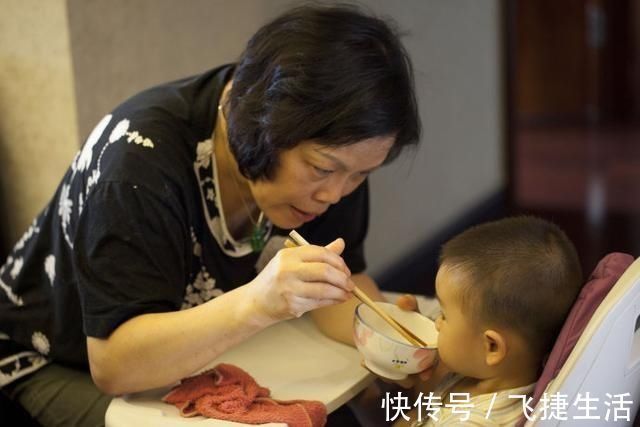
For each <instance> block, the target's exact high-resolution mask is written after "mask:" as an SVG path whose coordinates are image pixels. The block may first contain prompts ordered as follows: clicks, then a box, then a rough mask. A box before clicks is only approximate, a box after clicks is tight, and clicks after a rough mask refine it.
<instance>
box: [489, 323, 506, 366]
mask: <svg viewBox="0 0 640 427" xmlns="http://www.w3.org/2000/svg"><path fill="white" fill-rule="evenodd" d="M506 338H507V337H506V336H505V335H504V334H501V333H500V332H498V331H495V330H493V329H487V330H486V331H484V336H483V340H484V360H485V363H486V364H487V366H497V365H499V364H500V362H502V361H503V360H504V358H505V357H506V356H507V350H508V348H507V347H508V346H507V339H506Z"/></svg>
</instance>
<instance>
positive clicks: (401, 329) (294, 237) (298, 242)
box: [285, 230, 427, 347]
mask: <svg viewBox="0 0 640 427" xmlns="http://www.w3.org/2000/svg"><path fill="white" fill-rule="evenodd" d="M289 237H290V238H291V240H289V239H287V240H286V241H285V246H288V247H293V246H305V245H309V242H307V241H306V240H305V239H304V237H302V236H301V235H300V234H299V233H298V232H297V231H295V230H292V231H291V232H290V233H289ZM353 294H354V295H355V296H356V297H357V298H358V299H359V300H360V301H362V302H363V303H365V304H366V305H367V306H369V308H371V309H372V310H373V311H375V312H376V313H377V314H378V316H380V317H382V319H384V320H385V321H386V322H387V323H388V324H389V325H390V326H391V327H392V328H393V329H395V330H396V331H397V332H398V333H399V334H400V335H402V337H403V338H404V339H406V340H407V341H408V342H410V343H411V344H413V345H416V346H419V347H427V344H426V343H425V342H424V341H422V339H420V337H418V336H417V335H415V334H414V333H413V332H411V331H410V330H409V329H407V328H406V327H405V326H403V325H402V324H401V323H399V322H398V321H397V320H396V319H394V318H393V317H391V316H389V314H387V313H386V312H385V311H384V310H382V309H381V308H380V307H379V306H378V304H376V303H375V302H374V301H373V300H372V299H371V298H369V297H368V296H367V294H365V293H364V292H362V290H360V289H359V288H358V287H357V286H356V287H354V288H353Z"/></svg>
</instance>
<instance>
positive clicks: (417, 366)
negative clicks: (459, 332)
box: [353, 302, 438, 380]
mask: <svg viewBox="0 0 640 427" xmlns="http://www.w3.org/2000/svg"><path fill="white" fill-rule="evenodd" d="M377 304H378V305H379V307H380V308H382V309H383V310H384V311H385V312H387V313H388V314H389V315H390V316H391V317H393V318H394V319H396V320H397V321H398V322H400V323H402V324H403V325H404V326H405V327H406V328H408V329H410V330H411V332H413V333H414V334H415V335H417V336H419V337H420V338H421V339H422V341H424V342H426V343H427V344H428V346H427V347H416V346H414V345H412V344H409V342H408V341H406V340H405V339H404V338H403V337H402V335H400V334H399V333H398V332H397V331H396V330H395V329H393V328H392V327H391V326H389V324H388V323H387V322H385V321H384V320H383V319H382V318H381V317H380V316H379V315H378V314H376V313H375V312H374V311H373V310H372V309H371V308H369V307H368V306H367V305H365V304H360V305H358V307H357V308H356V315H355V319H354V324H353V337H354V340H355V342H356V346H357V347H358V351H359V352H360V354H362V356H363V358H364V363H365V365H366V366H367V368H368V369H369V370H371V371H372V372H373V373H375V374H376V375H379V376H382V377H385V378H389V379H392V380H401V379H404V378H406V377H407V375H409V374H416V373H418V372H422V371H423V370H425V369H427V368H428V367H429V366H431V365H432V364H433V363H434V361H435V360H436V357H437V342H438V331H437V330H436V325H435V323H434V322H433V320H431V319H429V318H428V317H425V316H423V315H422V314H420V313H416V312H413V311H405V310H402V309H401V308H399V307H397V306H396V305H395V304H389V303H384V302H379V303H377Z"/></svg>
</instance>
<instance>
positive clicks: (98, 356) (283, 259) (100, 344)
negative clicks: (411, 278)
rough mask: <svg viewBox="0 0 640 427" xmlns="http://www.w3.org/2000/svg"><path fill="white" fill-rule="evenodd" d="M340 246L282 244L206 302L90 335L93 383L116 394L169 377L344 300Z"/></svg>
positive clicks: (346, 288)
mask: <svg viewBox="0 0 640 427" xmlns="http://www.w3.org/2000/svg"><path fill="white" fill-rule="evenodd" d="M343 248H344V242H343V241H342V240H341V239H338V240H336V241H335V242H333V243H331V244H330V245H328V246H327V247H325V248H322V247H319V246H306V247H302V248H293V249H283V250H281V251H279V252H278V254H277V255H276V256H275V257H274V258H273V259H272V260H271V261H270V262H269V264H268V265H267V266H266V267H265V269H264V270H263V271H262V272H261V273H260V274H259V275H258V276H257V277H256V278H255V279H254V280H253V281H251V282H250V283H248V284H246V285H244V286H241V287H239V288H237V289H235V290H233V291H231V292H228V293H225V294H223V295H221V296H219V297H217V298H215V299H213V300H210V301H208V302H207V303H204V304H202V305H200V306H197V307H193V308H191V309H188V310H182V311H177V312H169V313H153V314H144V315H140V316H137V317H134V318H132V319H129V320H128V321H126V322H125V323H123V324H122V325H120V326H119V327H118V328H117V329H115V330H114V331H113V332H112V333H111V335H110V336H109V337H108V338H106V339H100V338H92V337H88V338H87V349H88V354H89V365H90V368H91V375H92V377H93V379H94V381H95V383H96V385H97V386H98V387H99V388H100V389H101V390H102V391H104V392H105V393H108V394H112V395H117V394H124V393H132V392H136V391H142V390H147V389H151V388H156V387H161V386H165V385H168V384H171V383H173V382H175V381H177V380H179V379H180V378H183V377H185V376H188V375H191V374H193V373H194V372H195V371H197V370H198V369H201V368H202V367H204V366H205V365H206V364H207V363H209V362H211V361H212V360H213V359H215V358H216V357H217V356H219V355H220V354H222V353H223V352H225V351H226V350H227V349H229V348H230V347H232V346H233V345H235V344H237V343H239V342H241V341H243V340H245V339H246V338H247V337H249V336H251V335H252V334H254V333H255V332H257V331H260V330H262V329H264V328H265V327H267V326H269V325H272V324H274V323H276V322H278V321H280V320H284V319H287V318H291V317H295V316H300V315H302V314H303V313H305V312H306V311H309V310H312V309H315V308H318V307H323V306H326V305H329V304H335V303H336V302H341V301H345V300H346V299H347V298H348V297H349V293H348V291H349V290H350V289H352V286H353V285H352V283H351V281H350V280H349V274H348V269H347V268H346V266H345V265H344V261H343V260H342V258H340V256H339V254H340V253H341V252H342V250H343Z"/></svg>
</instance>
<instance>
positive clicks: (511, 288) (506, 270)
mask: <svg viewBox="0 0 640 427" xmlns="http://www.w3.org/2000/svg"><path fill="white" fill-rule="evenodd" d="M440 265H441V266H446V267H447V268H449V269H458V271H461V272H462V273H463V274H465V275H467V276H466V277H467V279H468V280H465V281H464V284H463V285H462V286H463V287H462V289H461V291H462V307H463V310H465V313H468V314H469V315H470V316H471V319H472V321H473V322H474V323H478V324H482V325H487V326H489V327H505V328H509V329H511V330H512V331H514V332H516V333H518V334H520V336H522V337H523V338H524V339H526V340H527V341H528V342H529V343H530V344H531V349H532V350H534V351H537V352H538V354H539V356H541V357H542V356H543V355H544V354H546V353H547V352H549V351H550V349H551V347H552V346H553V343H554V342H555V339H556V337H557V335H558V333H559V332H560V328H561V327H562V324H563V323H564V320H565V318H566V316H567V314H568V313H569V310H570V309H571V306H572V305H573V303H574V301H575V299H576V297H577V295H578V293H579V291H580V288H581V287H582V284H583V282H582V270H581V267H580V263H579V261H578V255H577V253H576V250H575V247H574V246H573V244H572V243H571V241H570V240H569V238H568V237H567V236H566V235H565V233H564V232H563V231H562V230H561V229H560V228H559V227H558V226H556V225H554V224H552V223H550V222H548V221H545V220H542V219H540V218H535V217H531V216H520V217H512V218H506V219H502V220H498V221H494V222H488V223H485V224H481V225H478V226H475V227H472V228H470V229H468V230H466V231H464V232H463V233H461V234H459V235H458V236H456V237H454V238H453V239H451V240H450V241H449V242H447V243H446V244H445V245H444V246H443V248H442V252H441V255H440Z"/></svg>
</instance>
